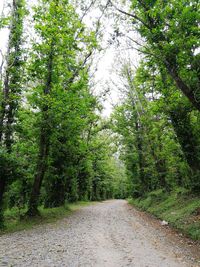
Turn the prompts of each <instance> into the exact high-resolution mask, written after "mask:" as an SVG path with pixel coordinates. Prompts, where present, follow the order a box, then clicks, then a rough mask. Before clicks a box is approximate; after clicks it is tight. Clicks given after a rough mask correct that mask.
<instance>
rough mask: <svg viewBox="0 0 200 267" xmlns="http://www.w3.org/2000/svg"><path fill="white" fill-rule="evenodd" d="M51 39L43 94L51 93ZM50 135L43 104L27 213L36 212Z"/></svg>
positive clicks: (46, 113) (47, 112)
mask: <svg viewBox="0 0 200 267" xmlns="http://www.w3.org/2000/svg"><path fill="white" fill-rule="evenodd" d="M53 49H54V45H53V41H52V44H51V51H50V55H49V61H48V66H47V82H46V85H45V87H44V95H49V94H50V93H51V83H52V69H53ZM50 135H51V124H50V118H49V105H48V104H44V106H43V108H42V122H41V128H40V143H39V146H40V148H39V154H38V162H37V166H36V174H35V178H34V183H33V187H32V191H31V196H30V199H29V206H28V212H27V215H29V216H35V215H37V214H38V213H39V212H38V209H37V207H38V201H39V196H40V189H41V185H42V181H43V179H44V175H45V172H46V169H47V159H48V156H49V140H50Z"/></svg>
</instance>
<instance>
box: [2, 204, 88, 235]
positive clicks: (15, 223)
mask: <svg viewBox="0 0 200 267" xmlns="http://www.w3.org/2000/svg"><path fill="white" fill-rule="evenodd" d="M91 204H92V202H86V201H79V202H76V203H70V204H67V205H65V206H63V207H57V208H47V209H46V208H44V207H39V211H40V216H37V217H35V218H28V217H26V216H25V214H26V211H27V209H18V208H12V209H9V210H6V211H5V213H4V218H5V219H4V228H3V229H1V230H0V235H2V234H5V233H8V232H16V231H21V230H25V229H30V228H32V227H33V226H35V225H39V224H45V223H52V222H55V221H57V220H58V219H62V218H64V217H66V216H68V215H70V214H71V213H72V212H74V211H76V210H78V209H80V208H81V207H82V206H87V205H91Z"/></svg>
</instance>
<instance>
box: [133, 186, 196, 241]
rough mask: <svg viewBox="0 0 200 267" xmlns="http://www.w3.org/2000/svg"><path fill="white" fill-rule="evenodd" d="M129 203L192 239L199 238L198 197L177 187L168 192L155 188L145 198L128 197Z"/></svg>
mask: <svg viewBox="0 0 200 267" xmlns="http://www.w3.org/2000/svg"><path fill="white" fill-rule="evenodd" d="M129 203H130V204H133V205H134V206H136V207H138V208H139V209H141V210H144V211H148V212H149V213H151V214H153V215H155V216H156V217H157V218H159V219H161V220H165V221H167V222H168V223H169V224H170V225H171V226H173V227H175V228H176V229H179V230H180V231H181V232H183V233H184V234H186V235H187V236H189V237H191V238H192V239H194V240H200V215H199V214H198V212H197V211H199V209H200V198H199V197H197V196H193V195H191V194H189V193H188V192H187V191H186V190H185V189H182V188H177V189H176V190H175V191H173V192H171V193H170V194H169V193H168V194H167V193H165V192H163V191H162V190H156V191H153V192H151V193H149V194H147V195H146V197H145V198H138V199H130V200H129Z"/></svg>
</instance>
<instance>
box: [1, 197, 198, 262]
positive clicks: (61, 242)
mask: <svg viewBox="0 0 200 267" xmlns="http://www.w3.org/2000/svg"><path fill="white" fill-rule="evenodd" d="M189 244H190V245H189ZM191 244H192V245H191ZM193 250H195V253H193ZM198 253H199V255H200V251H199V247H198V246H197V245H195V244H193V243H191V241H190V242H188V240H187V239H184V238H182V237H180V236H179V235H178V234H176V232H174V231H172V230H170V228H168V226H162V225H161V224H160V222H159V221H157V220H155V219H153V218H151V217H150V216H148V215H146V214H144V213H142V212H139V211H137V210H135V209H134V208H132V207H131V206H130V205H128V204H127V202H126V201H125V200H111V201H105V202H101V203H98V204H95V205H90V206H88V207H85V208H82V209H80V210H79V211H77V212H75V213H74V214H73V215H71V216H69V217H67V218H65V219H62V220H59V221H58V222H56V223H53V224H46V225H41V226H38V227H35V228H33V229H31V230H25V231H21V232H16V233H14V234H7V235H3V236H1V237H0V266H2V267H3V266H10V267H11V266H16V267H25V266H26V267H35V266H40V267H53V266H54V267H63V266H66V267H80V266H83V267H89V266H90V267H93V266H94V267H95V266H97V267H100V266H101V267H104V266H105V267H125V266H134V267H197V266H200V259H198Z"/></svg>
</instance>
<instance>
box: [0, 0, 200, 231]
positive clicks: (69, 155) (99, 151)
mask: <svg viewBox="0 0 200 267" xmlns="http://www.w3.org/2000/svg"><path fill="white" fill-rule="evenodd" d="M95 3H96V2H95V1H92V3H90V5H89V6H90V7H91V6H92V5H93V4H95ZM79 4H80V6H79V7H81V6H82V5H83V3H82V1H80V3H79ZM127 4H128V6H129V10H128V9H126V6H124V7H123V5H122V7H120V6H119V3H118V1H114V0H113V1H111V0H109V1H106V3H105V6H104V7H102V5H100V4H98V5H99V7H100V10H103V12H106V11H107V12H108V13H109V12H110V11H111V12H112V14H114V15H115V16H116V17H117V19H116V22H121V21H123V25H124V21H125V23H126V25H127V28H129V29H130V28H131V29H132V30H134V31H136V32H137V33H138V34H140V38H141V43H139V42H138V40H134V39H132V38H130V36H128V39H129V40H130V43H131V42H133V43H136V44H137V48H136V49H137V50H138V51H139V53H141V54H142V55H143V57H142V60H141V62H140V64H139V66H138V67H137V69H135V68H134V66H133V64H132V63H131V61H128V62H126V61H124V62H123V64H122V66H121V70H120V76H121V79H122V81H123V84H122V85H119V87H121V91H122V92H121V93H122V95H123V96H124V100H123V101H122V103H121V104H119V105H117V106H116V107H115V109H114V111H113V114H112V115H111V118H110V120H103V119H102V118H101V115H100V113H101V110H102V105H101V101H100V100H101V99H99V98H98V97H97V96H95V95H94V94H93V93H92V90H91V89H92V88H91V87H92V85H91V72H90V67H91V64H92V63H91V60H90V59H91V58H92V55H93V53H94V51H95V52H97V53H98V51H99V49H100V47H99V42H98V31H99V27H100V21H98V22H97V23H96V29H95V30H91V29H89V28H88V27H87V26H86V25H85V24H84V23H83V17H81V16H80V15H79V14H78V13H77V10H76V8H75V6H74V4H73V3H70V1H68V0H62V1H61V0H51V1H47V0H41V1H38V2H37V3H36V5H35V6H34V7H33V8H31V9H30V7H29V8H28V7H27V3H26V1H25V0H13V1H12V5H11V9H12V10H11V14H10V16H9V17H3V16H2V17H1V18H0V28H1V29H3V28H5V27H9V38H8V47H7V53H6V58H5V62H4V65H3V67H1V72H2V73H1V79H0V89H1V96H0V105H1V108H0V222H1V223H0V225H1V226H2V225H3V214H4V210H5V209H7V208H12V207H14V206H18V207H20V208H25V209H26V215H27V216H35V215H37V214H38V213H39V212H38V207H39V206H40V205H43V206H44V207H56V206H60V205H63V204H64V203H65V202H66V201H77V200H102V199H107V198H113V197H119V198H124V197H127V196H132V197H137V196H143V195H145V194H146V193H147V192H149V191H152V190H155V189H158V188H162V189H163V190H166V191H169V192H170V191H171V190H173V189H174V188H175V187H177V186H181V187H185V188H188V190H190V191H191V192H192V193H197V194H198V193H199V192H200V153H199V151H200V139H199V119H200V118H199V111H200V105H199V103H200V102H199V101H200V86H199V85H200V83H199V77H200V75H199V74H200V64H199V59H200V54H199V14H200V13H199V3H198V1H196V0H181V1H178V2H177V1H175V0H169V1H161V0H157V1H152V0H148V1H143V0H132V1H127ZM123 8H124V9H123ZM84 12H87V8H85V9H84ZM30 18H31V19H30ZM121 19H122V20H121ZM30 21H31V23H33V25H34V27H31V29H29V31H27V27H28V26H29V23H30ZM120 31H121V32H120ZM123 31H124V32H125V29H121V28H120V23H119V25H115V30H114V34H115V35H116V36H115V37H116V39H117V38H119V37H121V36H123V35H124V32H123ZM130 53H131V52H130ZM122 162H123V163H122Z"/></svg>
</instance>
